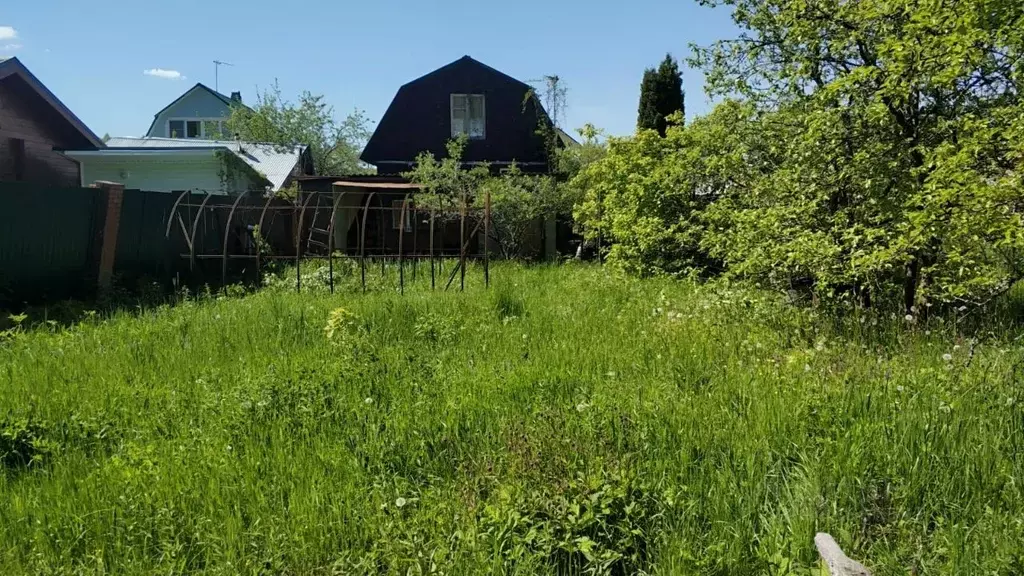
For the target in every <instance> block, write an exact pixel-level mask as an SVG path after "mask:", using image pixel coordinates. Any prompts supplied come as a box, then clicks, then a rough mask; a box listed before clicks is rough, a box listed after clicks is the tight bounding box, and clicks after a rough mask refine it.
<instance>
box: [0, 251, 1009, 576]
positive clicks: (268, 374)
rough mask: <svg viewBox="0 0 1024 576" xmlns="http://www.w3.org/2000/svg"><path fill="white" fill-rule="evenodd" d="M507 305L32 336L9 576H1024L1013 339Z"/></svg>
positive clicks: (426, 293)
mask: <svg viewBox="0 0 1024 576" xmlns="http://www.w3.org/2000/svg"><path fill="white" fill-rule="evenodd" d="M374 274H377V275H379V270H376V271H374ZM391 274H392V275H393V274H394V271H393V270H392V271H391ZM392 279H393V276H392ZM445 279H446V278H445ZM493 280H494V282H493V285H492V288H491V289H490V290H485V289H484V288H483V287H482V286H481V284H482V276H481V274H480V272H479V270H473V271H472V273H471V274H470V275H468V276H467V282H468V285H467V291H466V292H465V293H458V292H454V291H449V292H444V291H431V290H430V289H429V276H428V275H427V274H425V273H424V269H423V268H422V267H421V268H420V269H419V271H418V275H417V278H416V280H415V282H413V281H412V280H411V278H409V277H407V281H408V282H409V284H410V285H409V286H407V289H406V294H405V295H404V296H402V295H399V294H397V293H396V292H395V291H394V290H381V289H377V290H373V291H370V292H369V293H367V294H365V295H364V294H361V293H359V292H358V291H356V290H352V289H351V288H352V287H353V286H355V284H354V283H353V282H351V281H349V282H347V283H346V282H341V283H340V285H341V286H343V287H347V288H346V290H345V291H344V293H338V294H336V295H334V296H331V295H329V294H326V293H325V292H323V291H322V290H321V291H315V292H304V293H302V294H298V295H297V294H295V293H294V291H289V290H287V289H286V288H282V286H284V285H285V284H287V282H285V281H281V282H278V283H276V284H275V286H271V287H269V288H267V289H265V290H263V291H261V292H259V293H256V294H252V295H249V296H245V297H208V298H205V299H201V300H199V301H189V302H183V303H179V304H178V305H177V306H174V307H165V308H160V309H155V310H147V311H142V312H134V313H122V314H119V315H115V316H113V317H110V318H93V319H87V320H86V321H83V322H81V323H79V324H77V325H75V326H73V327H71V328H67V329H65V328H58V327H45V326H44V327H42V328H36V329H33V330H28V331H20V332H9V333H7V336H5V337H4V338H3V342H2V343H0V390H2V392H3V393H2V395H0V573H3V574H12V575H14V574H69V573H86V574H152V573H161V574H171V573H177V574H184V573H188V574H235V573H242V574H332V573H336V574H360V573H374V574H427V573H437V574H441V573H443V574H480V573H508V574H547V573H554V572H559V573H563V574H569V573H573V574H577V573H579V574H582V573H611V574H632V573H638V572H646V573H654V574H791V573H795V574H811V573H817V564H816V553H815V551H814V548H813V543H812V540H813V536H814V534H815V532H816V531H827V532H830V533H831V534H833V535H834V536H835V537H836V538H837V540H839V542H840V544H841V545H843V546H844V548H845V549H846V551H847V552H848V553H849V554H850V555H851V556H853V557H855V558H857V559H859V560H861V561H863V562H864V563H865V564H867V565H869V566H871V567H872V568H874V569H875V570H876V573H877V574H905V573H908V571H909V570H910V569H911V568H916V569H917V570H918V573H919V574H952V573H955V574H975V573H976V574H981V573H985V574H1013V573H1024V552H1022V542H1024V495H1022V493H1021V490H1022V480H1024V460H1022V458H1024V457H1022V449H1024V430H1022V429H1024V405H1022V402H1024V398H1022V394H1021V384H1020V382H1021V370H1020V363H1021V361H1022V358H1024V349H1022V346H1021V343H1020V342H1014V341H1013V336H1014V335H1013V333H1012V331H1009V330H1004V329H1000V330H998V331H996V332H995V333H994V334H988V335H987V336H986V337H985V338H983V339H981V340H979V341H977V342H975V341H973V340H970V339H966V338H957V336H956V332H955V330H954V329H953V328H952V327H951V326H950V325H949V323H948V322H947V323H942V322H939V321H938V320H933V321H932V322H931V323H930V324H928V325H919V324H911V323H908V322H907V321H906V320H904V319H903V318H896V319H893V318H890V317H888V316H883V317H875V316H870V315H864V316H857V315H853V316H850V317H848V318H846V319H844V320H843V321H841V322H840V321H835V320H834V319H832V318H830V317H828V316H825V315H823V314H822V313H819V312H815V311H813V310H808V309H801V308H796V307H793V306H789V305H786V304H785V303H784V302H782V301H781V300H779V299H776V298H775V297H774V296H771V295H767V294H764V293H758V292H752V291H745V290H740V289H735V288H733V289H730V288H725V287H722V286H704V287H699V286H695V285H691V284H687V283H682V282H671V281H668V280H633V279H625V278H619V277H615V276H612V275H610V273H608V272H606V271H605V270H602V269H600V268H597V267H584V266H562V267H533V268H523V267H518V266H511V265H502V266H498V267H497V268H496V269H495V270H494V271H493ZM457 282H458V280H457V279H456V284H457ZM309 284H310V282H306V283H304V287H305V288H307V289H308V288H315V285H314V286H309ZM313 284H315V283H313ZM378 284H379V283H378Z"/></svg>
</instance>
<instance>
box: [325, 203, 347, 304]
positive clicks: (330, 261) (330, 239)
mask: <svg viewBox="0 0 1024 576" xmlns="http://www.w3.org/2000/svg"><path fill="white" fill-rule="evenodd" d="M345 192H347V190H341V191H339V192H336V194H338V197H337V198H335V199H334V207H333V208H331V219H330V221H328V222H327V266H328V269H327V273H328V274H330V277H329V280H328V281H329V283H330V285H331V294H334V218H335V216H336V215H337V214H338V206H340V205H341V199H342V198H344V197H345Z"/></svg>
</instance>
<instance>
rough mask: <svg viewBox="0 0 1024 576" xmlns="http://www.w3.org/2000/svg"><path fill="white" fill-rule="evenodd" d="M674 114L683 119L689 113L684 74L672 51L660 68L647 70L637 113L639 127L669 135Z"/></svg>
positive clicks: (638, 128) (641, 86) (641, 85)
mask: <svg viewBox="0 0 1024 576" xmlns="http://www.w3.org/2000/svg"><path fill="white" fill-rule="evenodd" d="M673 114H679V115H680V120H679V121H680V122H681V121H682V119H683V118H685V116H686V105H685V103H684V94H683V74H682V72H680V71H679V64H678V63H677V62H676V60H675V58H673V57H672V55H671V54H666V55H665V59H664V60H662V62H661V64H659V65H658V68H657V69H654V68H648V69H647V70H645V71H644V78H643V82H641V84H640V110H639V113H638V114H637V123H636V126H637V130H657V131H658V134H660V135H661V136H664V135H665V131H666V130H667V129H668V126H669V123H670V120H669V119H670V117H671V116H672V115H673Z"/></svg>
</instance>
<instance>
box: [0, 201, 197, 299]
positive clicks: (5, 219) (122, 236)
mask: <svg viewBox="0 0 1024 576" xmlns="http://www.w3.org/2000/svg"><path fill="white" fill-rule="evenodd" d="M176 197H177V196H176V195H174V194H167V193H164V192H146V191H141V190H125V191H124V196H123V200H122V204H121V215H120V222H119V226H118V234H117V251H116V254H115V258H114V275H115V278H116V279H117V280H118V281H120V282H123V283H125V284H126V285H127V286H128V287H129V288H131V287H133V285H137V283H138V282H139V281H144V282H146V283H148V284H152V283H157V284H162V285H167V284H169V283H170V281H171V278H173V277H174V275H175V273H176V272H178V271H180V266H181V257H180V252H181V251H182V249H183V247H182V240H181V237H180V234H172V235H171V237H170V238H167V236H166V223H167V218H168V216H169V215H170V212H171V209H172V207H173V205H174V200H175V198H176ZM105 213H106V194H105V192H104V191H103V190H100V189H98V188H59V189H55V188H49V187H44V186H38V185H32V184H21V183H8V182H0V307H17V306H19V305H20V304H22V303H34V302H46V301H54V300H60V299H64V298H82V297H88V296H90V295H92V294H94V292H95V286H96V270H97V268H96V266H97V263H98V261H99V250H100V246H99V243H100V238H101V232H100V229H101V228H102V226H103V219H104V216H105Z"/></svg>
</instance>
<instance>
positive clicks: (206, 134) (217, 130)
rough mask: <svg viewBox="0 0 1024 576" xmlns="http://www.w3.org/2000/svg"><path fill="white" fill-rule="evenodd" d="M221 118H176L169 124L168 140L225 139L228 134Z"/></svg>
mask: <svg viewBox="0 0 1024 576" xmlns="http://www.w3.org/2000/svg"><path fill="white" fill-rule="evenodd" d="M224 124H225V123H224V120H223V119H220V118H197V119H191V118H175V119H172V120H169V121H168V122H167V137H168V138H192V139H196V138H202V139H214V138H223V137H224V135H225V134H226V133H227V130H226V127H225V126H224Z"/></svg>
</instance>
